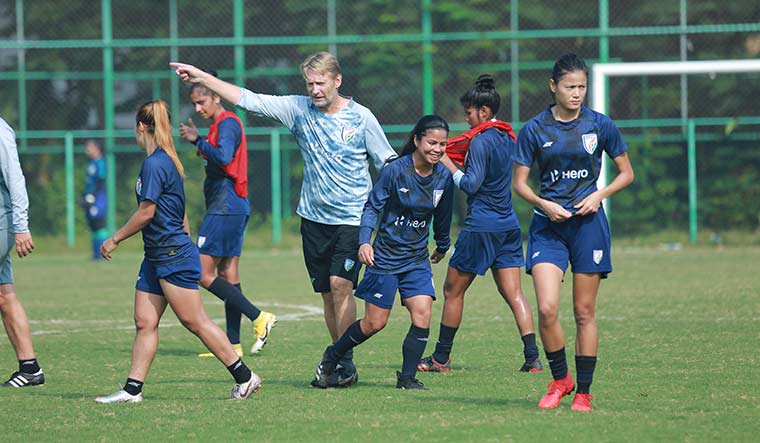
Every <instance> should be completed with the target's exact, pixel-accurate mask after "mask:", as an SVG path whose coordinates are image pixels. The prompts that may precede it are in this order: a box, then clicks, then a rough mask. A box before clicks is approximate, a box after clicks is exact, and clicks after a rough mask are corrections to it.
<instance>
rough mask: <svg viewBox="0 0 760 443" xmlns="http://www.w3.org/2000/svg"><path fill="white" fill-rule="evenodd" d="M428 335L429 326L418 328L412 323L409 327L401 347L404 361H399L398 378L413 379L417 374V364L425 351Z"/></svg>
mask: <svg viewBox="0 0 760 443" xmlns="http://www.w3.org/2000/svg"><path fill="white" fill-rule="evenodd" d="M429 335H430V328H420V327H418V326H415V325H414V324H412V325H411V326H410V327H409V332H407V333H406V338H404V345H403V346H402V348H401V350H402V354H403V356H404V361H403V362H402V363H401V375H399V379H400V380H413V379H414V378H415V376H416V375H417V364H418V363H419V362H420V359H421V358H422V354H424V353H425V346H427V342H428V336H429Z"/></svg>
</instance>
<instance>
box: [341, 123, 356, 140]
mask: <svg viewBox="0 0 760 443" xmlns="http://www.w3.org/2000/svg"><path fill="white" fill-rule="evenodd" d="M354 135H356V128H346V127H345V126H344V127H343V128H341V130H340V138H341V139H343V143H349V142H351V140H353V139H354Z"/></svg>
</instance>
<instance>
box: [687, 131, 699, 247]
mask: <svg viewBox="0 0 760 443" xmlns="http://www.w3.org/2000/svg"><path fill="white" fill-rule="evenodd" d="M688 128H689V145H688V146H689V147H688V163H689V241H690V242H691V244H696V243H697V124H696V122H695V121H694V119H689V123H688Z"/></svg>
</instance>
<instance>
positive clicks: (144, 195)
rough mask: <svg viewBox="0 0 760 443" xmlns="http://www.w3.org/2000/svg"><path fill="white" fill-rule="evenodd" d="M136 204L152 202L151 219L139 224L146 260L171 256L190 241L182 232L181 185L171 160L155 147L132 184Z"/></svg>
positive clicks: (183, 231)
mask: <svg viewBox="0 0 760 443" xmlns="http://www.w3.org/2000/svg"><path fill="white" fill-rule="evenodd" d="M135 193H136V194H137V204H138V205H139V204H140V203H141V202H142V201H145V200H148V201H152V202H153V203H155V204H156V213H155V215H154V216H153V219H152V220H151V221H150V223H148V224H147V225H146V226H145V227H144V228H142V236H143V243H144V245H145V246H144V247H145V257H146V258H147V259H148V260H162V259H167V258H172V257H171V256H172V255H175V254H176V251H177V250H178V249H179V248H180V247H183V246H187V245H193V246H194V243H193V240H192V239H191V238H190V236H189V235H187V233H186V232H185V229H184V226H183V222H184V219H185V187H184V183H183V180H182V177H181V176H180V175H179V172H178V171H177V168H176V167H175V166H174V162H172V159H171V158H170V157H169V155H168V154H167V153H166V151H164V150H163V149H161V148H160V147H157V148H156V150H155V151H153V153H152V154H151V155H150V156H148V157H147V158H146V159H145V160H144V161H143V164H142V168H140V175H138V176H137V184H136V185H135Z"/></svg>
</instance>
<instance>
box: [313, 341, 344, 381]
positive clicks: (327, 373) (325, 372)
mask: <svg viewBox="0 0 760 443" xmlns="http://www.w3.org/2000/svg"><path fill="white" fill-rule="evenodd" d="M330 348H332V346H328V347H327V348H326V349H325V352H323V353H322V361H320V362H319V365H318V366H317V371H316V373H315V374H314V380H312V381H311V385H312V386H313V387H315V388H320V389H327V388H336V387H338V371H336V370H335V363H330V362H328V361H327V354H328V352H329V351H330Z"/></svg>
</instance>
